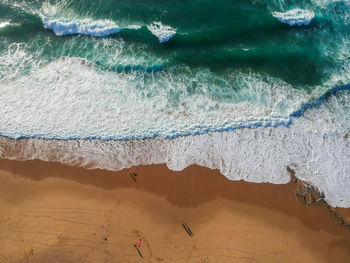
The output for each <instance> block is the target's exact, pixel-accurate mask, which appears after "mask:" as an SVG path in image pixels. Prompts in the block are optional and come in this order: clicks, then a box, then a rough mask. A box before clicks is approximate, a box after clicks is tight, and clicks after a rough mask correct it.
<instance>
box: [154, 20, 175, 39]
mask: <svg viewBox="0 0 350 263" xmlns="http://www.w3.org/2000/svg"><path fill="white" fill-rule="evenodd" d="M147 28H148V30H149V31H151V33H152V34H153V35H154V36H156V37H157V38H158V40H159V42H160V43H164V42H167V41H169V40H170V39H171V38H172V37H173V36H174V35H175V34H176V29H175V28H172V27H171V26H165V25H163V24H162V23H161V22H153V23H152V24H150V25H148V26H147Z"/></svg>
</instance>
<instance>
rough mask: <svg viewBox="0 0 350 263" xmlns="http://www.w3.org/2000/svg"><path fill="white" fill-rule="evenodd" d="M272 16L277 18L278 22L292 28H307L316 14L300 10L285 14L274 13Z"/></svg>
mask: <svg viewBox="0 0 350 263" xmlns="http://www.w3.org/2000/svg"><path fill="white" fill-rule="evenodd" d="M272 15H273V16H274V17H275V18H277V20H278V21H280V22H282V23H286V24H288V25H290V26H307V25H309V24H310V23H311V20H312V19H313V18H314V17H315V13H314V12H313V11H309V10H303V9H298V8H297V9H292V10H289V11H287V12H284V13H281V12H273V13H272Z"/></svg>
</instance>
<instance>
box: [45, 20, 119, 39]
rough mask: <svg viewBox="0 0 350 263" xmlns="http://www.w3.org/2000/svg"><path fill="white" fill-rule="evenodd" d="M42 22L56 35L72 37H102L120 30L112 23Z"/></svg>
mask: <svg viewBox="0 0 350 263" xmlns="http://www.w3.org/2000/svg"><path fill="white" fill-rule="evenodd" d="M42 21H43V23H44V26H45V28H49V29H52V30H53V31H54V32H55V34H56V35H58V36H63V35H73V34H82V35H88V36H93V37H104V36H108V35H111V34H116V33H118V32H120V30H121V28H120V27H119V26H117V25H116V24H115V23H114V22H113V21H110V20H100V21H90V20H77V21H74V20H67V19H50V18H47V17H43V18H42Z"/></svg>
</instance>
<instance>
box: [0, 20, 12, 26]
mask: <svg viewBox="0 0 350 263" xmlns="http://www.w3.org/2000/svg"><path fill="white" fill-rule="evenodd" d="M8 25H10V22H9V21H5V22H0V28H4V27H6V26H8Z"/></svg>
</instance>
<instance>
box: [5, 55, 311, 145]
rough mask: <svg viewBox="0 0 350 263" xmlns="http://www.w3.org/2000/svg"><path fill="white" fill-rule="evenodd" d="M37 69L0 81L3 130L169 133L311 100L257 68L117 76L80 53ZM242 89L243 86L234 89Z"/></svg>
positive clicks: (255, 117) (264, 116)
mask: <svg viewBox="0 0 350 263" xmlns="http://www.w3.org/2000/svg"><path fill="white" fill-rule="evenodd" d="M22 52H24V51H23V50H22V49H19V50H17V49H16V51H14V52H11V53H10V54H9V57H8V59H6V60H4V63H3V68H4V69H6V68H8V66H9V64H8V63H11V61H12V59H11V58H12V57H11V54H12V55H14V58H16V59H17V58H18V59H17V60H18V63H19V65H22V64H21V63H22V62H21V61H22V59H21V58H23V57H25V55H24V54H25V53H24V54H23V53H22ZM18 54H19V55H18ZM17 56H18V57H17ZM0 62H1V60H0ZM27 64H28V63H25V62H24V64H23V66H24V69H25V66H26V65H27ZM0 67H1V68H2V65H1V63H0ZM18 68H19V69H20V68H21V67H18ZM34 68H35V69H34V70H33V71H32V72H31V73H30V74H24V75H23V76H22V74H19V76H17V77H15V76H12V77H11V78H8V76H7V75H5V76H4V78H3V79H2V80H1V79H0V88H1V91H2V92H1V93H0V104H1V105H3V106H2V107H0V114H1V116H2V118H0V127H2V128H1V133H2V134H3V135H6V136H10V137H12V138H19V137H22V136H38V135H39V136H41V137H45V138H62V139H64V138H87V137H88V138H92V137H94V138H96V137H97V138H102V139H108V138H114V139H122V138H130V137H136V138H140V137H152V136H154V134H157V135H159V136H163V137H169V136H177V135H179V134H184V133H197V132H202V131H205V130H207V129H209V130H210V129H214V128H217V127H222V128H227V127H232V126H239V125H241V124H242V123H243V124H247V123H256V122H261V121H272V122H276V121H279V120H281V119H285V118H286V117H287V116H288V115H289V114H290V113H291V112H293V111H294V110H296V109H297V108H298V107H299V106H300V104H301V103H302V102H304V101H307V100H308V99H309V95H307V94H306V93H305V92H302V91H297V90H294V89H293V88H292V87H291V86H289V85H287V84H286V83H284V82H282V81H280V80H278V79H273V78H271V77H268V76H260V75H258V74H253V73H250V74H245V73H244V74H243V73H240V72H236V73H235V74H234V73H232V75H233V76H232V77H231V79H230V77H228V79H226V80H225V79H223V78H220V77H218V76H216V75H215V74H214V73H211V72H210V71H209V70H200V71H198V72H196V73H192V74H188V73H184V72H176V71H175V72H174V71H172V70H171V69H170V68H169V69H168V70H167V72H159V73H157V74H155V75H147V74H146V75H145V74H144V73H142V72H141V73H138V72H131V73H129V74H118V73H114V72H103V71H100V70H98V69H97V68H95V67H94V65H93V64H92V63H87V61H86V60H84V59H78V58H64V59H60V60H57V61H54V62H51V63H48V64H46V65H45V66H40V65H39V66H37V67H34ZM12 73H13V72H12ZM13 74H14V73H13ZM236 87H240V88H241V90H238V91H235V89H236ZM18 127H21V128H20V129H19V128H18Z"/></svg>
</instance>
